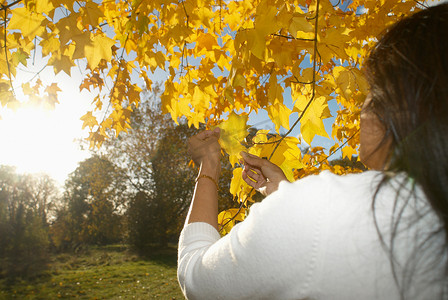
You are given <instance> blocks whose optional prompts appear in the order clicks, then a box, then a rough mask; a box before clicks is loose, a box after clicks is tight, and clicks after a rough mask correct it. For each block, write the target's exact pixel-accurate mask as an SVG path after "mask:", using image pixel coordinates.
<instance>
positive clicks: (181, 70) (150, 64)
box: [0, 0, 424, 202]
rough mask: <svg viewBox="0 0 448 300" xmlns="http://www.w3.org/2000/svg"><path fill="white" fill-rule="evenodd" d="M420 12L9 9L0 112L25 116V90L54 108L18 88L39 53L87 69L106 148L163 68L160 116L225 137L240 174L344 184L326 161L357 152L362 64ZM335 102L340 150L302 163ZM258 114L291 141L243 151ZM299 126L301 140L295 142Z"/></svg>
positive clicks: (33, 87)
mask: <svg viewBox="0 0 448 300" xmlns="http://www.w3.org/2000/svg"><path fill="white" fill-rule="evenodd" d="M423 6H424V3H420V2H418V1H416V0H387V1H386V0H351V1H349V0H345V1H344V0H338V1H336V0H331V1H330V0H291V1H282V0H241V1H221V0H219V1H218V0H135V1H124V0H117V1H74V0H67V1H59V0H23V1H20V0H19V1H2V6H1V8H0V11H1V12H2V13H1V18H2V19H3V24H2V27H1V29H0V37H1V40H2V46H3V51H1V53H0V101H1V105H2V106H6V107H15V106H17V105H19V102H18V101H17V99H16V94H17V89H21V92H22V93H23V94H24V95H25V96H27V97H28V98H29V100H30V101H34V102H44V103H47V104H48V105H49V106H54V105H55V104H56V103H58V97H57V96H58V92H60V89H59V87H58V84H57V83H56V82H55V83H49V84H47V85H44V84H43V83H42V81H41V80H40V79H38V77H36V78H35V79H33V80H32V81H31V82H25V83H23V84H22V85H21V87H13V86H14V85H13V84H12V82H13V81H14V80H15V79H16V75H17V70H18V69H19V68H23V67H26V66H27V63H28V60H29V59H31V58H32V57H33V56H35V54H36V52H39V53H41V54H42V55H43V57H44V58H46V59H48V62H47V66H48V67H50V68H53V69H54V71H55V73H59V72H65V73H67V74H68V75H71V70H72V67H75V66H78V67H80V68H85V70H86V71H85V72H84V73H85V77H84V78H83V81H82V84H81V85H80V90H83V89H87V90H89V91H90V92H92V93H94V94H95V99H94V101H93V103H92V110H91V111H88V112H87V113H86V114H85V115H84V116H83V117H82V120H83V122H84V125H83V127H87V128H89V129H90V137H89V139H90V141H91V145H92V146H94V145H98V146H99V145H101V143H102V142H103V141H104V140H105V139H106V138H108V137H109V135H110V133H113V134H114V135H116V136H118V134H119V133H120V132H122V131H125V132H126V131H127V130H128V129H129V128H130V127H131V126H132V124H130V120H131V119H130V117H131V113H132V111H133V110H134V108H135V107H136V106H138V104H139V102H140V98H141V91H142V90H143V89H151V88H152V81H151V78H154V77H153V76H152V74H153V73H154V72H155V71H156V70H157V69H160V70H163V71H164V72H166V74H168V75H167V77H168V78H167V79H166V81H165V82H164V88H163V94H162V97H161V99H162V111H163V112H164V113H169V114H171V117H172V119H173V120H174V121H175V122H178V121H179V120H180V119H186V120H187V122H188V125H190V126H191V125H192V126H195V127H199V125H200V124H206V126H207V127H209V128H210V127H213V126H220V127H221V128H223V129H225V130H224V132H223V138H222V139H221V142H222V145H223V148H224V149H225V150H226V151H227V153H228V154H229V160H230V162H231V163H232V164H236V163H237V162H238V159H239V151H240V150H243V149H245V150H248V151H249V152H251V153H254V154H257V155H261V156H265V157H267V158H269V159H270V160H272V161H273V162H275V163H276V164H278V165H280V166H281V167H282V169H283V170H284V171H285V173H286V174H287V176H288V178H290V179H293V178H298V177H300V176H303V175H306V174H310V173H313V172H315V171H316V170H317V169H325V168H327V169H331V170H333V171H336V172H337V173H338V172H339V173H343V172H346V171H345V169H344V168H342V167H341V168H340V169H337V168H336V169H335V167H334V166H331V165H329V164H328V163H326V162H325V160H326V158H327V157H328V156H329V155H332V154H333V153H334V152H335V151H336V150H339V149H341V150H342V154H343V157H349V158H350V157H351V156H352V155H353V154H356V153H357V147H358V138H357V133H358V131H359V112H360V106H361V103H362V102H363V100H364V99H365V96H366V94H367V93H368V84H367V81H366V79H365V78H364V76H363V72H362V66H363V59H364V58H365V57H366V55H367V54H368V52H369V49H370V48H371V47H372V46H373V45H374V44H375V41H376V38H377V37H378V36H379V35H380V34H381V32H382V31H383V30H384V29H385V28H386V27H387V26H388V25H390V24H392V23H393V22H396V21H397V20H399V19H400V18H402V17H403V16H405V15H408V14H411V13H412V12H414V11H417V10H419V9H421V8H422V7H423ZM288 99H291V100H288ZM333 99H334V100H336V102H337V106H338V110H337V112H336V115H334V116H333V117H335V121H334V123H333V127H332V132H331V136H332V138H334V139H335V141H336V143H335V145H334V146H333V147H332V148H331V149H329V150H328V151H327V152H324V151H323V149H320V148H317V149H310V151H309V152H308V153H307V154H305V155H302V153H301V151H300V149H299V148H298V147H297V146H298V145H300V144H301V143H303V142H306V143H307V144H308V145H309V144H310V143H311V141H312V140H313V138H314V137H315V136H316V135H320V136H329V134H328V133H327V132H326V131H325V128H324V124H323V120H324V119H326V118H329V117H331V113H330V110H329V107H328V102H329V101H330V100H333ZM289 102H291V103H289ZM259 110H266V111H267V113H268V115H269V118H270V121H271V122H272V125H273V127H274V128H275V131H276V132H277V133H280V129H281V128H284V130H286V131H287V133H286V134H285V135H283V136H280V135H273V134H272V133H270V132H268V131H259V132H258V133H257V134H256V135H255V136H254V138H253V139H252V141H250V143H246V144H245V145H246V146H245V145H243V144H242V142H243V139H244V138H245V137H246V136H247V116H248V114H250V113H251V112H257V111H259ZM291 114H292V115H293V116H294V117H295V122H293V123H292V124H290V115H291ZM226 119H227V120H226ZM297 126H300V133H301V135H300V139H298V138H295V137H291V136H289V134H290V132H291V130H292V129H293V128H295V127H297ZM109 129H110V130H109ZM247 145H250V146H251V147H250V148H249V149H248V148H247ZM238 172H241V169H239V168H237V169H235V170H234V175H238ZM231 191H232V193H233V194H234V195H235V196H236V197H238V198H239V200H240V201H241V202H244V201H245V200H246V198H247V195H249V194H250V190H248V187H247V186H245V185H244V183H243V182H242V181H241V180H238V177H237V176H235V180H234V181H232V185H231Z"/></svg>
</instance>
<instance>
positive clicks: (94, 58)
mask: <svg viewBox="0 0 448 300" xmlns="http://www.w3.org/2000/svg"><path fill="white" fill-rule="evenodd" d="M114 44H115V41H114V40H112V39H111V38H109V37H107V36H106V35H97V36H94V37H93V38H92V41H91V43H90V44H87V45H85V48H84V52H85V54H86V58H87V62H88V64H89V66H90V68H91V69H95V68H96V67H97V66H98V64H99V62H100V60H101V59H102V58H104V59H105V60H110V59H111V57H112V46H113V45H114Z"/></svg>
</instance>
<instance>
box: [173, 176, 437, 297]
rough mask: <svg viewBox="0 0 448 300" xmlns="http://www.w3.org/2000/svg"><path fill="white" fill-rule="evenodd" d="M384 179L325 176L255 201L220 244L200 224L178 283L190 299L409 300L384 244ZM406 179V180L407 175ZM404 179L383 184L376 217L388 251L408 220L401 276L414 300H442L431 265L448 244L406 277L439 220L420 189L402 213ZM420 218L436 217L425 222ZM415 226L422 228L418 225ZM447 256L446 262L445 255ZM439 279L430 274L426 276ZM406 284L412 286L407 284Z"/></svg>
mask: <svg viewBox="0 0 448 300" xmlns="http://www.w3.org/2000/svg"><path fill="white" fill-rule="evenodd" d="M381 177H382V174H381V173H379V172H374V171H369V172H365V173H362V174H353V175H346V176H336V175H333V174H331V173H329V172H323V173H321V174H320V175H318V176H309V177H306V178H304V179H302V180H299V181H296V182H295V183H287V182H282V183H281V184H280V187H279V189H278V191H277V192H275V193H273V194H272V195H270V196H269V197H267V198H266V199H264V200H263V201H262V202H261V203H256V204H254V205H253V206H252V207H251V209H250V213H249V216H248V217H247V218H246V220H245V221H244V222H242V223H240V224H238V225H236V226H235V227H234V228H233V229H232V231H231V232H230V233H229V234H228V235H226V236H224V237H223V238H221V237H220V235H219V233H218V232H217V231H216V230H215V229H214V228H213V227H212V226H210V225H209V224H207V223H192V224H189V225H187V226H185V228H184V229H183V231H182V233H181V236H180V240H179V252H178V279H179V283H180V285H181V288H182V290H183V292H184V294H185V296H186V297H187V298H188V299H334V300H337V299H341V300H349V299H356V300H359V299H400V295H399V290H398V287H397V284H396V281H395V280H394V276H393V273H392V268H391V262H390V259H389V256H388V252H387V251H386V250H385V248H384V245H383V244H382V243H381V242H380V239H379V234H378V232H377V227H376V226H375V223H374V217H373V212H372V199H373V198H374V193H375V191H376V188H377V185H378V182H379V180H380V179H381ZM399 178H401V179H403V176H401V177H400V176H399ZM400 182H401V180H398V179H397V180H395V181H393V183H392V184H389V185H387V186H385V187H383V188H382V189H381V190H380V193H379V194H378V196H377V198H376V199H377V200H376V202H375V203H376V205H375V206H376V208H375V212H376V220H377V223H378V227H379V230H380V232H381V233H382V237H383V238H384V242H385V243H386V244H388V241H389V236H390V228H391V227H390V226H391V224H393V222H391V220H392V218H393V216H395V217H397V216H398V215H400V216H401V218H402V219H401V222H400V223H399V224H400V226H399V227H398V232H399V233H398V238H396V239H395V244H394V245H395V258H396V259H397V267H396V272H397V279H398V281H399V285H400V286H403V287H404V289H405V291H406V293H407V295H408V296H406V299H435V297H436V296H437V293H438V292H440V290H439V289H438V288H437V285H433V286H431V284H430V282H431V278H432V279H433V278H440V272H441V271H440V269H441V267H440V266H443V263H445V261H438V262H440V263H438V264H437V265H438V266H439V267H435V268H434V267H432V266H430V265H429V263H430V262H431V260H430V259H427V257H426V256H425V253H427V254H428V257H434V255H433V254H434V251H435V249H438V248H437V246H438V245H440V243H441V242H442V237H437V239H436V240H435V242H434V241H433V240H431V244H430V246H426V247H425V249H426V250H427V251H421V250H419V251H418V253H419V255H420V254H421V255H420V256H418V258H421V259H420V260H411V262H415V261H418V264H417V267H416V268H415V270H414V272H411V273H412V274H414V277H412V278H411V277H409V276H405V277H403V274H408V273H405V272H406V271H404V270H407V271H409V268H411V267H412V266H413V265H412V264H411V265H407V266H408V268H407V269H402V266H406V264H405V263H406V262H408V261H409V257H411V256H412V254H413V253H414V252H415V251H414V249H415V248H416V244H415V243H416V241H422V238H423V237H425V236H427V233H428V232H429V231H430V230H432V229H434V228H435V226H437V224H438V222H437V219H436V217H435V216H434V214H433V213H432V212H431V211H430V209H429V207H428V205H427V204H426V202H425V200H424V196H422V193H421V192H420V191H419V190H417V191H415V192H414V194H416V195H417V197H411V200H410V201H408V204H407V206H406V207H405V209H404V211H403V213H400V211H401V207H403V205H402V204H400V203H404V202H403V201H404V200H403V201H399V202H398V206H396V207H395V213H394V200H395V197H396V195H397V194H396V190H397V189H400V191H402V193H401V195H402V196H403V199H409V197H408V196H409V195H410V192H409V186H410V184H409V183H408V182H405V186H402V185H400ZM416 212H428V213H426V214H425V216H424V217H423V218H420V219H419V220H418V221H416V219H415V218H414V217H415V213H416ZM412 224H413V225H412ZM445 259H446V258H445ZM428 268H431V272H430V273H429V276H428V273H425V274H421V272H420V271H421V270H424V269H428ZM403 278H404V279H403ZM408 280H409V281H408Z"/></svg>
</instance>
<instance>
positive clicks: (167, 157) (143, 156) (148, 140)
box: [105, 92, 232, 252]
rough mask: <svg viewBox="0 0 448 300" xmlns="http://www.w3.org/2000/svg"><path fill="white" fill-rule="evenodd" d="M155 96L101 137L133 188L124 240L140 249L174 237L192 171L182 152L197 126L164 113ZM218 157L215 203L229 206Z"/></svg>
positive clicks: (189, 193) (184, 208)
mask: <svg viewBox="0 0 448 300" xmlns="http://www.w3.org/2000/svg"><path fill="white" fill-rule="evenodd" d="M157 97H158V94H157V92H155V93H154V94H151V95H150V97H147V100H145V101H143V102H142V103H141V104H140V106H139V107H138V109H136V110H135V111H134V112H133V115H132V121H131V123H132V129H130V130H129V132H128V133H127V134H125V135H119V136H118V137H117V138H116V139H113V140H110V141H106V142H105V145H106V147H105V149H106V153H107V155H108V157H109V158H110V159H111V160H112V161H113V162H114V163H116V164H118V165H120V166H121V167H122V169H123V170H125V171H126V172H125V174H124V176H125V177H126V178H127V180H128V185H129V189H130V190H131V191H132V193H131V195H130V200H129V204H128V209H127V225H128V236H129V242H130V244H131V245H132V246H133V247H134V248H136V249H137V250H139V251H142V252H144V251H146V249H147V247H148V246H150V245H154V244H157V245H159V246H165V245H166V244H167V243H168V242H169V241H170V240H176V239H177V237H178V235H179V233H180V230H181V228H182V225H183V222H184V220H185V215H186V213H187V208H188V206H189V203H190V200H191V196H192V193H193V189H194V182H195V178H196V175H197V171H196V170H195V167H194V166H193V165H192V163H191V162H190V157H189V156H188V154H187V140H188V138H189V137H190V136H192V135H194V134H196V133H197V132H198V130H197V129H194V128H190V127H189V126H188V125H187V124H185V123H184V122H182V121H180V122H179V124H175V123H174V122H173V121H172V120H171V118H170V117H169V116H167V115H163V114H162V113H161V109H160V101H159V100H158V98H157ZM223 163H224V164H223V173H225V174H227V175H225V176H223V177H224V179H221V182H220V185H222V189H221V190H220V195H221V197H222V199H223V200H224V201H221V202H220V203H221V206H222V207H225V208H228V207H229V206H228V205H226V204H228V203H229V202H231V201H232V195H231V194H230V193H229V192H228V190H229V185H230V177H231V174H232V171H231V168H230V164H229V163H228V162H227V161H224V160H223ZM225 170H227V172H225ZM223 203H226V204H223Z"/></svg>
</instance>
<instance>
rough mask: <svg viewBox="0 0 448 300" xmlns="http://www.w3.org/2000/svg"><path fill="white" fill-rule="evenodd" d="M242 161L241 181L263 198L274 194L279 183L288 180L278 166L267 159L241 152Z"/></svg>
mask: <svg viewBox="0 0 448 300" xmlns="http://www.w3.org/2000/svg"><path fill="white" fill-rule="evenodd" d="M241 155H242V156H243V159H244V170H243V174H242V176H243V180H244V181H246V183H247V184H248V185H250V186H251V187H253V188H255V189H256V190H257V191H259V192H260V193H262V194H263V195H264V196H267V195H269V194H271V193H272V192H275V191H276V190H277V189H278V185H279V183H280V181H283V180H288V179H287V178H286V176H285V174H284V173H283V171H282V169H280V167H279V166H277V165H275V164H273V163H271V162H270V161H268V160H267V159H262V158H259V157H258V156H255V155H252V154H248V153H245V152H241Z"/></svg>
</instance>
